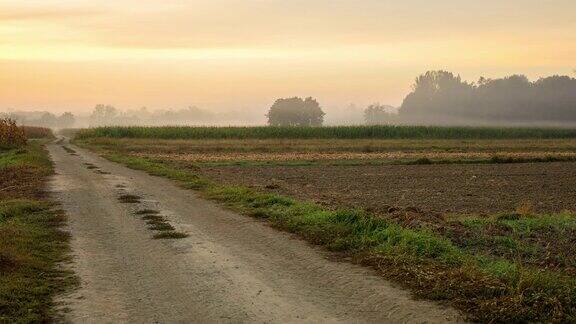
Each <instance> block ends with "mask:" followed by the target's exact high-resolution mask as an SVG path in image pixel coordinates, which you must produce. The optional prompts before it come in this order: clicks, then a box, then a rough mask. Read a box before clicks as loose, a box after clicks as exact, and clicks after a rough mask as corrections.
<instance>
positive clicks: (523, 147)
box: [87, 138, 576, 164]
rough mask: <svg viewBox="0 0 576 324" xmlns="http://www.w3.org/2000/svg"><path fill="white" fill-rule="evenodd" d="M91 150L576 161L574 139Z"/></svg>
mask: <svg viewBox="0 0 576 324" xmlns="http://www.w3.org/2000/svg"><path fill="white" fill-rule="evenodd" d="M87 142H88V143H90V144H91V145H93V146H98V147H101V148H104V149H109V150H114V151H123V152H130V154H131V155H134V156H138V157H145V158H151V159H158V160H172V161H180V162H187V163H238V162H260V163H262V162H263V163H268V162H270V163H277V162H280V163H283V162H298V163H302V162H322V161H325V162H330V161H332V163H333V162H337V161H356V162H358V163H371V162H374V161H377V162H379V163H387V162H388V163H400V164H402V163H413V162H415V161H417V160H425V159H428V160H430V161H432V162H434V163H438V162H441V163H445V162H460V161H462V162H466V161H472V162H487V163H506V162H514V161H516V162H522V161H548V160H550V161H551V160H556V161H566V160H576V140H574V139H554V140H551V139H542V140H534V139H531V140H514V141H511V140H418V141H416V140H409V139H407V140H374V139H357V140H347V139H291V140H287V139H278V140H258V139H248V140H230V139H229V140H151V139H105V138H104V139H103V138H100V139H90V140H87Z"/></svg>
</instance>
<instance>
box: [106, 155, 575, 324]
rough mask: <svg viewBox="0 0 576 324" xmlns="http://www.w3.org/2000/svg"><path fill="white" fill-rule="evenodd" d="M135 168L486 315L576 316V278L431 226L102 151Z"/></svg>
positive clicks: (426, 294)
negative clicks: (463, 243)
mask: <svg viewBox="0 0 576 324" xmlns="http://www.w3.org/2000/svg"><path fill="white" fill-rule="evenodd" d="M101 153H102V154H103V155H104V156H105V157H106V158H108V159H110V160H112V161H115V162H119V163H122V164H124V165H126V166H128V167H130V168H133V169H138V170H144V171H147V172H148V173H150V174H152V175H156V176H162V177H166V178H169V179H172V180H176V181H178V182H179V183H180V184H181V185H182V186H183V187H185V188H189V189H194V190H197V191H199V192H200V193H201V194H202V195H203V196H204V197H206V198H209V199H212V200H215V201H218V202H221V203H224V204H226V205H227V206H228V207H229V208H231V209H233V210H235V211H238V212H241V213H243V214H246V215H250V216H253V217H257V218H260V219H265V220H267V221H268V222H269V223H270V224H272V225H273V226H274V227H276V228H279V229H282V230H286V231H290V232H293V233H297V234H299V235H300V236H302V237H303V238H305V239H306V240H308V241H310V242H312V243H314V244H319V245H323V246H325V247H327V248H328V249H330V250H332V251H338V252H342V253H343V254H344V255H346V256H349V257H351V258H352V259H353V260H354V261H355V262H358V263H362V264H366V265H369V266H373V267H375V268H376V269H378V270H379V271H380V273H381V274H382V275H383V276H384V277H387V278H389V279H392V280H394V281H396V282H399V283H401V284H402V285H404V286H406V287H409V288H411V290H412V291H413V292H414V293H415V295H416V296H419V297H422V298H427V299H433V300H440V301H445V302H448V303H450V304H451V305H453V306H455V307H457V308H458V309H461V310H463V311H464V312H465V313H466V314H467V315H468V316H469V317H470V319H473V320H476V321H482V322H494V321H496V322H504V321H506V322H510V321H512V322H522V321H574V320H575V319H576V318H575V317H574V314H575V306H576V280H575V279H574V278H573V277H571V276H568V275H565V274H561V273H558V272H553V271H546V270H542V269H537V268H532V267H525V266H522V265H521V264H520V263H519V262H518V263H517V262H514V261H511V260H507V259H497V258H492V257H486V256H482V255H476V254H473V253H471V252H470V251H468V250H464V249H462V248H460V247H458V246H457V245H455V244H454V243H453V242H452V241H450V240H449V239H447V238H444V237H442V236H439V235H437V234H435V233H433V232H432V231H429V230H427V229H411V228H404V227H402V226H400V225H397V224H396V223H393V222H391V221H389V220H386V219H383V218H378V217H375V216H373V215H370V214H368V213H366V212H364V211H361V210H327V209H325V208H323V207H321V206H319V205H316V204H312V203H306V202H299V201H296V200H294V199H291V198H288V197H283V196H279V195H275V194H269V193H261V192H256V191H254V190H251V189H248V188H243V187H234V186H222V185H219V184H215V183H213V182H211V181H208V180H206V179H204V178H201V177H199V176H198V175H196V174H194V173H192V172H191V171H188V170H181V169H176V168H174V167H172V166H168V165H166V164H163V163H161V162H156V161H151V160H148V159H145V158H139V157H131V156H126V155H122V154H118V153H112V152H102V151H101Z"/></svg>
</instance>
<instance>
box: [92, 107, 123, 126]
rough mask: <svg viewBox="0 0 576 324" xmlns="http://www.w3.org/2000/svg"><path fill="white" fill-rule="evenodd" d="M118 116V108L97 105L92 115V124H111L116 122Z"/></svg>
mask: <svg viewBox="0 0 576 324" xmlns="http://www.w3.org/2000/svg"><path fill="white" fill-rule="evenodd" d="M117 117H118V110H117V109H116V108H114V107H113V106H110V105H96V107H94V110H93V111H92V115H90V124H91V125H92V126H102V125H109V124H113V123H114V122H115V119H116V118H117Z"/></svg>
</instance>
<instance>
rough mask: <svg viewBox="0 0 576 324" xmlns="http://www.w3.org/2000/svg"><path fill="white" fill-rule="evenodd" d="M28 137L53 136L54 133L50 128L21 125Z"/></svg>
mask: <svg viewBox="0 0 576 324" xmlns="http://www.w3.org/2000/svg"><path fill="white" fill-rule="evenodd" d="M21 128H22V129H23V130H24V133H25V134H26V137H27V138H28V139H38V138H53V137H54V134H53V133H52V130H51V129H50V128H46V127H35V126H21Z"/></svg>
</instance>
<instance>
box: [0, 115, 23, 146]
mask: <svg viewBox="0 0 576 324" xmlns="http://www.w3.org/2000/svg"><path fill="white" fill-rule="evenodd" d="M24 145H26V133H25V132H24V129H23V128H21V127H18V125H16V121H15V120H13V119H10V118H0V148H4V149H6V148H15V147H21V146H24Z"/></svg>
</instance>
